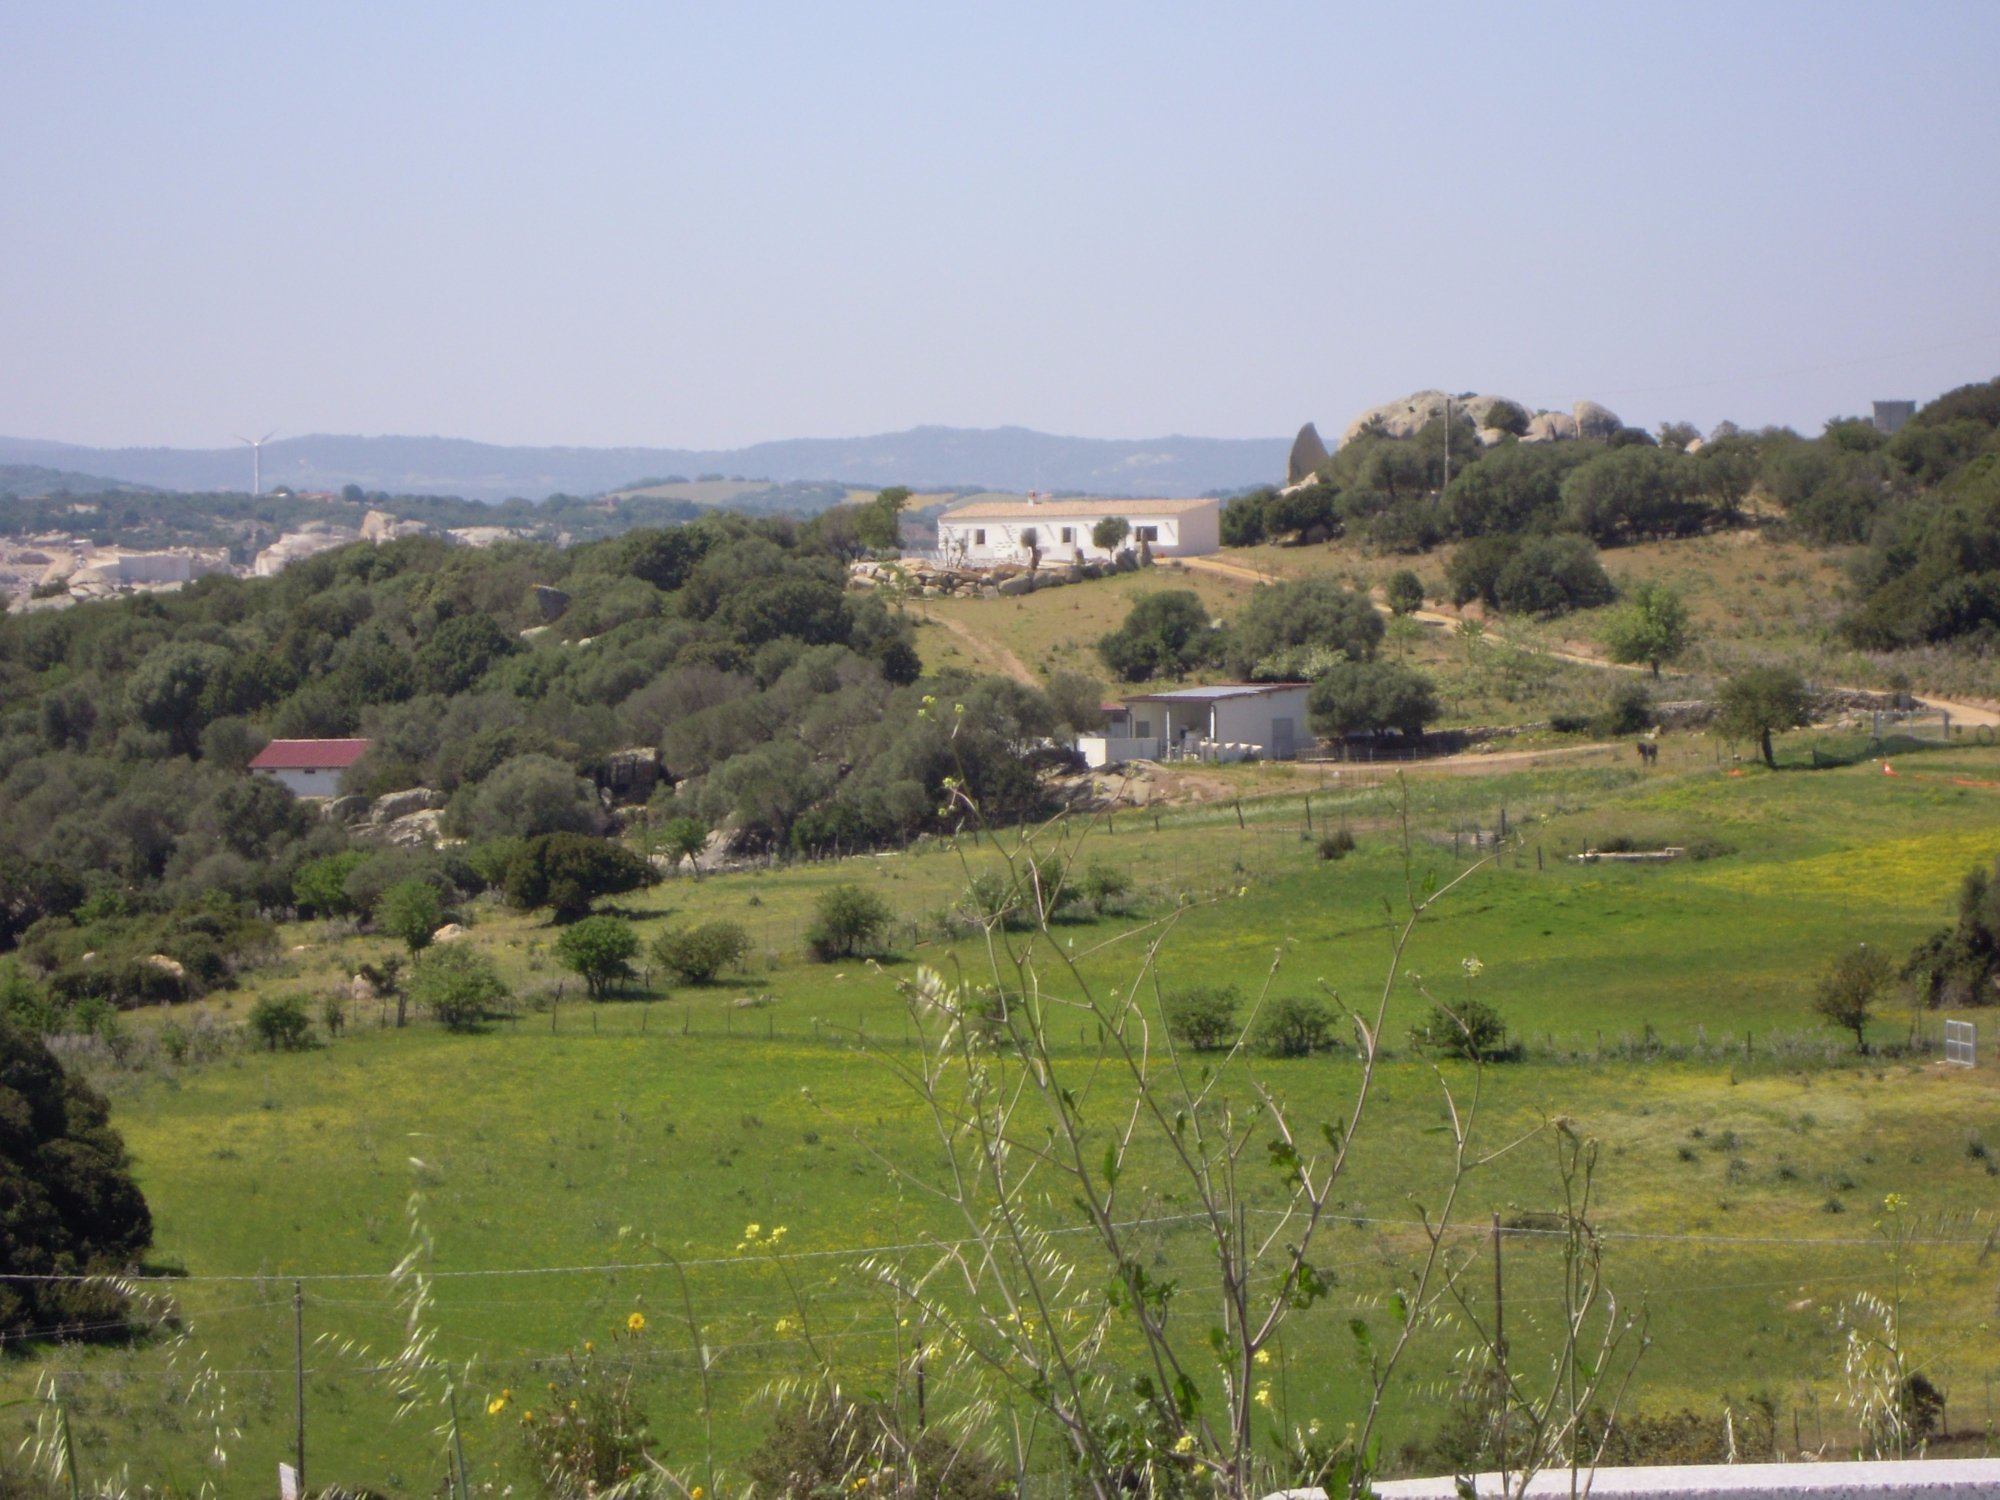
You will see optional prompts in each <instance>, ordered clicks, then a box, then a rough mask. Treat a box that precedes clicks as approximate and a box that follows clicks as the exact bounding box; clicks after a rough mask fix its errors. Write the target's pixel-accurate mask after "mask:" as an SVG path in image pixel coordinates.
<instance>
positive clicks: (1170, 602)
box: [1097, 589, 1216, 682]
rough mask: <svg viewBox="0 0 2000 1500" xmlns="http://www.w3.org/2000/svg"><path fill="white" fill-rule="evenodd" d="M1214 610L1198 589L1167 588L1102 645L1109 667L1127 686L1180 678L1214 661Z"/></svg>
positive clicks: (1099, 649)
mask: <svg viewBox="0 0 2000 1500" xmlns="http://www.w3.org/2000/svg"><path fill="white" fill-rule="evenodd" d="M1213 636H1214V632H1213V630H1212V629H1211V627H1210V624H1209V618H1208V610H1207V608H1206V607H1205V606H1204V605H1203V604H1202V602H1201V596H1200V595H1199V594H1197V593H1195V592H1194V591H1193V590H1192V589H1162V590H1161V591H1160V592H1158V593H1153V594H1147V595H1145V596H1144V597H1143V598H1141V599H1140V600H1139V601H1138V602H1137V603H1136V604H1134V605H1133V606H1132V609H1131V612H1130V613H1128V614H1127V615H1126V616H1125V623H1124V624H1122V625H1120V626H1119V627H1118V629H1116V630H1114V631H1113V632H1111V634H1109V635H1107V636H1105V637H1104V638H1103V639H1101V640H1100V641H1098V643H1097V654H1098V655H1099V656H1101V657H1102V658H1103V659H1104V664H1105V665H1106V666H1107V667H1109V668H1111V670H1112V671H1113V672H1115V673H1117V674H1118V676H1119V677H1120V678H1121V679H1122V680H1123V681H1126V682H1147V681H1150V680H1151V679H1153V678H1155V677H1179V676H1183V675H1185V674H1186V673H1187V672H1189V671H1191V670H1192V669H1194V668H1195V667H1197V666H1200V665H1201V664H1202V663H1203V662H1206V661H1209V660H1211V659H1213V656H1214V653H1215V647H1216V642H1215V640H1214V638H1213Z"/></svg>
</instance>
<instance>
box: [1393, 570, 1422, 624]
mask: <svg viewBox="0 0 2000 1500" xmlns="http://www.w3.org/2000/svg"><path fill="white" fill-rule="evenodd" d="M1385 593H1386V596H1387V598H1388V601H1389V608H1390V609H1391V610H1393V611H1394V612H1395V613H1396V614H1399V615H1408V614H1415V613H1416V612H1417V611H1418V610H1420V609H1422V608H1423V607H1424V585H1423V581H1422V580H1421V579H1419V578H1418V577H1417V575H1416V574H1415V573H1413V572H1412V571H1411V570H1410V569H1408V568H1399V569H1398V570H1397V571H1396V572H1395V573H1393V574H1392V575H1390V578H1389V586H1388V588H1387V590H1385Z"/></svg>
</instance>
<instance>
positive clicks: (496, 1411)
mask: <svg viewBox="0 0 2000 1500" xmlns="http://www.w3.org/2000/svg"><path fill="white" fill-rule="evenodd" d="M506 1409H507V1393H506V1392H505V1391H502V1392H501V1393H500V1394H499V1395H497V1396H495V1397H494V1398H493V1399H492V1400H491V1401H489V1402H487V1403H486V1415H487V1416H489V1417H497V1416H499V1415H500V1413H501V1412H503V1411H505V1410H506Z"/></svg>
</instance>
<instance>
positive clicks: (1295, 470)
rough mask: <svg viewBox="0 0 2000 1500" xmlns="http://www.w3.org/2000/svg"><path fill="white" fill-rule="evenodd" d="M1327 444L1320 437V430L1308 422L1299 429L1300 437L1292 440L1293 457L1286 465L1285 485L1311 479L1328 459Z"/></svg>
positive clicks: (1329, 455)
mask: <svg viewBox="0 0 2000 1500" xmlns="http://www.w3.org/2000/svg"><path fill="white" fill-rule="evenodd" d="M1330 457H1332V455H1331V454H1329V453H1328V452H1327V451H1326V442H1325V440H1324V439H1322V438H1321V437H1320V435H1319V429H1318V428H1317V427H1315V426H1313V424H1312V423H1310V422H1308V423H1306V425H1305V426H1303V427H1301V428H1300V429H1299V435H1298V436H1297V437H1295V438H1293V439H1292V456H1291V457H1290V458H1289V459H1288V460H1286V463H1285V483H1286V484H1297V483H1298V482H1299V481H1300V480H1302V479H1305V478H1307V477H1309V476H1310V475H1311V474H1312V472H1313V471H1314V470H1315V469H1317V468H1318V467H1319V466H1320V465H1321V464H1323V463H1325V462H1326V461H1327V459H1328V458H1330Z"/></svg>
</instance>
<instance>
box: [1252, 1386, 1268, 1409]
mask: <svg viewBox="0 0 2000 1500" xmlns="http://www.w3.org/2000/svg"><path fill="white" fill-rule="evenodd" d="M1250 1399H1251V1400H1252V1401H1254V1402H1256V1403H1257V1404H1258V1405H1259V1406H1261V1407H1263V1408H1264V1410H1266V1411H1269V1410H1270V1409H1271V1382H1270V1381H1268V1380H1260V1381H1258V1382H1257V1389H1256V1392H1255V1393H1254V1394H1253V1395H1252V1396H1251V1397H1250Z"/></svg>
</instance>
